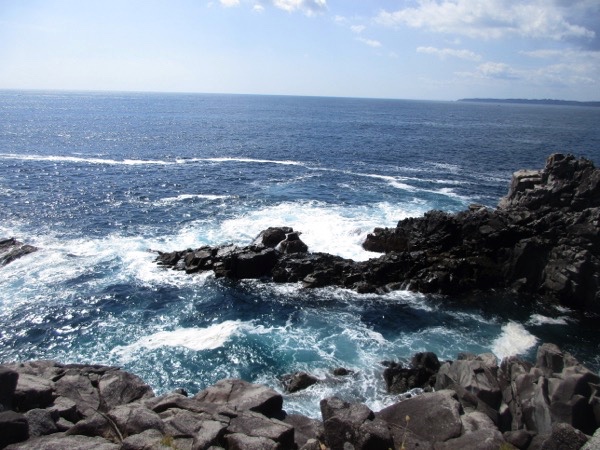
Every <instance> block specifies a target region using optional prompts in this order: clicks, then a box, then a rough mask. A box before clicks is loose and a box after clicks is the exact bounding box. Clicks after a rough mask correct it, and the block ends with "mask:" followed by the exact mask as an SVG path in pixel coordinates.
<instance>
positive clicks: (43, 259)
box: [0, 91, 600, 416]
mask: <svg viewBox="0 0 600 450" xmlns="http://www.w3.org/2000/svg"><path fill="white" fill-rule="evenodd" d="M599 123H600V108H585V107H571V106H570V107H565V106H541V105H509V104H480V103H462V102H425V101H401V100H369V99H344V98H311V97H281V96H273V97H271V96H243V95H199V94H196V95H192V94H190V95H184V94H141V93H139V94H136V93H65V92H19V91H4V92H0V218H1V220H0V237H1V236H5V237H9V236H15V237H17V238H18V239H20V240H23V241H25V242H27V243H30V244H33V245H36V246H38V247H39V248H40V251H38V252H37V253H34V254H32V255H29V256H27V257H25V258H22V259H20V260H18V261H15V262H13V263H11V264H10V265H8V266H6V267H4V268H2V269H1V270H0V274H1V276H0V311H1V314H0V362H8V361H15V360H28V359H57V360H60V361H63V362H88V363H91V362H94V363H103V364H113V365H118V366H121V367H124V368H125V369H127V370H130V371H132V372H134V373H136V374H138V375H140V376H141V377H142V378H144V379H145V380H146V381H147V382H149V383H150V384H151V385H152V387H153V388H154V389H155V391H156V392H158V393H162V392H166V391H169V390H172V389H174V388H176V387H183V388H185V389H187V390H188V391H189V392H191V393H195V392H197V391H199V390H200V389H203V388H204V387H206V386H207V385H209V384H211V383H214V382H216V381H217V380H219V379H221V378H224V377H242V378H244V379H247V380H249V381H255V382H261V383H266V384H268V385H270V386H272V387H274V388H275V389H278V390H281V389H282V386H281V384H280V381H279V378H280V377H281V376H282V375H284V374H287V373H291V372H294V371H298V370H305V371H309V372H311V373H314V374H316V375H317V376H318V377H320V378H321V379H322V380H323V382H322V383H320V384H318V385H315V386H313V387H311V388H309V389H308V390H306V391H302V392H299V393H296V394H291V395H286V397H285V408H286V409H287V410H288V411H289V412H300V413H304V414H308V415H311V416H318V415H319V406H318V402H319V400H320V399H321V398H323V397H325V396H328V395H333V394H337V395H340V396H342V397H344V398H347V399H349V400H355V401H364V402H366V403H367V404H369V405H370V406H371V407H372V408H374V409H379V408H381V407H382V406H384V405H386V404H389V403H390V402H392V401H394V398H393V397H391V396H389V395H387V394H386V393H385V388H384V385H383V380H382V378H381V371H382V366H381V365H380V364H379V363H380V362H381V361H383V360H390V359H394V360H406V359H408V358H410V357H411V355H412V354H413V353H415V352H417V351H425V350H431V351H435V352H436V353H437V354H438V356H439V357H440V358H448V359H450V358H454V357H455V356H456V353H457V352H459V351H471V352H476V353H480V352H494V353H495V354H496V355H498V356H499V357H502V356H506V355H510V354H520V355H523V356H524V357H527V358H532V357H533V356H534V355H535V349H536V345H538V344H539V343H541V342H544V341H550V342H555V343H556V344H558V345H560V346H562V347H563V348H564V349H566V350H568V351H570V352H572V353H573V354H575V356H577V357H578V358H579V359H580V360H582V361H583V362H584V363H586V364H587V365H588V366H590V367H592V368H593V369H595V370H598V369H599V368H600V359H599V356H598V354H599V353H600V352H599V350H600V338H598V336H597V333H596V332H595V329H596V328H597V324H598V318H597V317H594V316H589V315H588V316H586V315H582V314H579V313H577V312H575V311H570V310H567V309H564V308H558V307H552V306H544V305H541V304H538V303H535V302H533V303H532V301H531V300H527V299H519V298H516V297H511V296H508V295H505V294H501V293H490V294H486V295H481V296H480V297H479V298H477V299H476V301H471V302H469V303H468V304H464V303H463V302H460V301H457V300H456V299H452V298H445V297H442V296H432V295H422V294H416V293H411V292H406V291H399V292H394V293H390V294H387V295H371V294H357V293H355V292H351V291H347V290H343V289H337V288H324V289H316V290H304V289H302V288H301V287H300V286H299V285H295V284H288V285H277V284H272V283H269V282H263V281H241V282H232V281H229V280H221V279H219V280H217V279H215V278H214V277H213V276H212V275H210V274H202V275H195V276H188V275H185V274H182V273H179V272H174V271H170V270H165V269H163V268H160V267H158V266H156V265H155V264H154V263H153V259H154V257H155V254H153V253H152V252H151V251H149V250H150V249H160V250H179V249H184V248H194V247H198V246H201V245H204V244H210V245H217V244H225V243H235V244H240V245H244V244H248V243H249V242H250V241H251V240H252V239H253V238H254V237H255V236H256V235H257V234H258V233H259V232H260V231H261V230H262V229H265V228H267V227H269V226H284V225H285V226H292V227H294V228H295V229H297V230H299V231H301V232H302V233H303V234H302V239H303V240H304V241H305V242H306V243H307V244H308V246H309V248H310V249H311V250H313V251H325V252H329V253H333V254H337V255H341V256H344V257H347V258H354V259H357V260H358V259H361V260H364V259H368V258H370V257H376V256H378V255H376V254H372V253H368V252H366V251H364V250H362V248H361V246H360V244H361V242H362V241H363V239H364V238H365V236H366V234H367V233H369V232H370V231H371V230H372V229H373V228H375V227H377V226H394V225H395V224H396V223H397V221H398V220H400V219H403V218H406V217H411V216H419V215H421V214H423V213H424V212H426V211H428V210H430V209H441V210H445V211H458V210H461V209H464V208H466V207H467V206H468V205H469V204H470V203H474V202H476V203H482V204H484V205H486V206H490V207H494V206H495V205H496V204H497V202H498V200H499V198H500V197H501V196H502V195H504V194H505V193H506V191H507V189H508V184H509V182H510V177H511V174H512V172H514V171H515V170H517V169H519V168H541V167H543V165H544V163H545V159H546V157H547V156H548V155H549V154H551V153H553V152H568V153H573V154H575V155H577V156H585V157H588V158H590V159H592V160H593V161H594V162H595V163H596V164H598V163H600V128H599V127H598V124H599ZM342 366H343V367H346V368H348V369H352V370H353V371H354V375H353V376H351V377H347V378H336V377H333V376H332V375H331V369H333V368H335V367H342Z"/></svg>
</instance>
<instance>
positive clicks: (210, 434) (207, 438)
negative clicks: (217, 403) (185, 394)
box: [160, 408, 229, 448]
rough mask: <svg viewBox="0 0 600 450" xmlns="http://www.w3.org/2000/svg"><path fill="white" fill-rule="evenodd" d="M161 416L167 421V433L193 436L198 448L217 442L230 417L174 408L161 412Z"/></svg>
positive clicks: (182, 436) (169, 434)
mask: <svg viewBox="0 0 600 450" xmlns="http://www.w3.org/2000/svg"><path fill="white" fill-rule="evenodd" d="M160 417H161V419H162V420H163V422H164V423H165V434H166V435H168V436H173V437H177V438H184V437H188V438H191V439H192V442H193V443H194V446H195V447H196V448H207V447H209V446H211V445H215V444H217V443H218V442H219V441H220V439H221V438H222V437H223V435H224V434H225V432H226V430H227V426H228V425H229V418H228V417H224V416H220V417H219V416H213V415H212V414H207V413H194V412H191V411H187V410H181V409H174V408H173V409H168V410H167V411H165V412H163V413H161V414H160ZM215 419H218V420H215Z"/></svg>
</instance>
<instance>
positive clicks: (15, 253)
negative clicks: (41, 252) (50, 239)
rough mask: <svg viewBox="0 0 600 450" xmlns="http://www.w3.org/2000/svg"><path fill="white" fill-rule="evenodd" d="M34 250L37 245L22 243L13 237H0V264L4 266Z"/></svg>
mask: <svg viewBox="0 0 600 450" xmlns="http://www.w3.org/2000/svg"><path fill="white" fill-rule="evenodd" d="M35 251H37V247H34V246H33V245H28V244H23V243H22V242H19V241H17V240H16V239H15V238H9V239H6V238H4V239H0V266H5V265H7V264H9V263H11V262H13V261H14V260H16V259H19V258H21V257H23V256H25V255H28V254H29V253H33V252H35Z"/></svg>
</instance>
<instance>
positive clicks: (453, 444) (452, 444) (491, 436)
mask: <svg viewBox="0 0 600 450" xmlns="http://www.w3.org/2000/svg"><path fill="white" fill-rule="evenodd" d="M458 448H459V449H461V450H498V449H503V450H510V449H511V448H513V449H514V447H512V445H510V444H508V443H507V442H506V441H505V440H504V438H503V437H502V434H501V433H500V432H499V431H498V430H496V429H490V428H485V429H481V430H476V431H473V432H472V433H467V434H464V435H462V436H460V437H457V438H454V439H448V440H447V441H445V442H440V443H436V444H435V445H434V449H435V450H455V449H458Z"/></svg>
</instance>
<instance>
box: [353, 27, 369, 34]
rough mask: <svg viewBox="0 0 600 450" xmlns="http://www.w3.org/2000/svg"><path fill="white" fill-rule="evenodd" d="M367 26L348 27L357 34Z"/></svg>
mask: <svg viewBox="0 0 600 450" xmlns="http://www.w3.org/2000/svg"><path fill="white" fill-rule="evenodd" d="M366 28H367V27H365V26H364V25H352V26H351V27H350V29H351V30H352V32H353V33H356V34H359V33H362V32H363V31H365V29H366Z"/></svg>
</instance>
